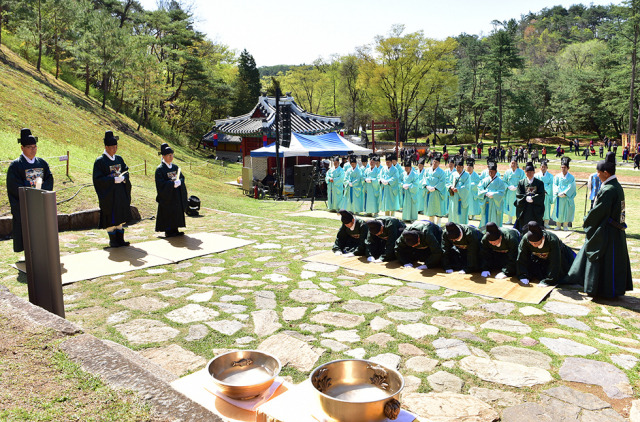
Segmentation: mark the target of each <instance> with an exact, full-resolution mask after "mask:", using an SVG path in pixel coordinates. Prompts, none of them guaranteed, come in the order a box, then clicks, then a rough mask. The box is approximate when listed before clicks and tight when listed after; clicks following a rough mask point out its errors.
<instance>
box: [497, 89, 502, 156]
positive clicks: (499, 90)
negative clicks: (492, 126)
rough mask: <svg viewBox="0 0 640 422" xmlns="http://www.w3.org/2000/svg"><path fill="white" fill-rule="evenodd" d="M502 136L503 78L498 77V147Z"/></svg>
mask: <svg viewBox="0 0 640 422" xmlns="http://www.w3.org/2000/svg"><path fill="white" fill-rule="evenodd" d="M501 138H502V78H501V77H499V79H498V137H497V139H496V141H497V143H498V148H500V140H501Z"/></svg>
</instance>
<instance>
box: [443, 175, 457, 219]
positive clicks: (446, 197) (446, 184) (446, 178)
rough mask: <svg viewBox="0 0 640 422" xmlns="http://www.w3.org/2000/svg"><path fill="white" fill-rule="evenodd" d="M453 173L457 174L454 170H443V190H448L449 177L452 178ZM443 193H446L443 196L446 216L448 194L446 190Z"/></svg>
mask: <svg viewBox="0 0 640 422" xmlns="http://www.w3.org/2000/svg"><path fill="white" fill-rule="evenodd" d="M453 173H457V172H456V171H455V169H454V170H451V169H450V168H449V167H447V168H446V169H444V177H445V182H444V184H445V188H446V189H448V188H449V184H450V183H451V177H452V176H453ZM445 193H446V195H445V201H444V202H445V205H444V211H445V214H448V213H449V192H448V190H447V192H445Z"/></svg>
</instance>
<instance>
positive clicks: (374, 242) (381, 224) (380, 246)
mask: <svg viewBox="0 0 640 422" xmlns="http://www.w3.org/2000/svg"><path fill="white" fill-rule="evenodd" d="M367 226H369V234H368V235H367V240H366V242H365V244H366V246H367V261H369V262H388V261H393V260H394V259H396V254H395V246H396V240H398V237H400V235H401V234H402V232H403V231H404V228H405V224H404V222H402V221H400V220H398V219H397V218H394V217H378V218H375V219H373V220H369V221H367Z"/></svg>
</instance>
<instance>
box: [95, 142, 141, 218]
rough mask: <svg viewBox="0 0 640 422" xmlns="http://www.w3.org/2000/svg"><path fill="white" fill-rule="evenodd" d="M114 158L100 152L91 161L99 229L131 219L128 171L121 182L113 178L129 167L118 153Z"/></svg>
mask: <svg viewBox="0 0 640 422" xmlns="http://www.w3.org/2000/svg"><path fill="white" fill-rule="evenodd" d="M114 158H115V160H113V161H112V160H111V159H110V158H109V157H107V155H106V154H102V155H101V156H100V157H98V158H96V161H95V163H93V188H94V189H95V190H96V193H97V194H98V203H99V205H100V225H99V227H100V228H101V229H104V228H108V227H112V226H118V225H120V224H122V223H126V222H127V221H130V220H132V219H133V217H132V216H131V181H130V180H129V173H127V174H125V175H124V181H123V182H122V183H116V182H115V180H114V178H115V177H116V176H119V175H121V174H122V173H124V172H125V171H127V170H129V167H127V165H126V164H125V163H124V160H123V159H122V157H120V156H119V155H116V156H115V157H114Z"/></svg>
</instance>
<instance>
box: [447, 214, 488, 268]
mask: <svg viewBox="0 0 640 422" xmlns="http://www.w3.org/2000/svg"><path fill="white" fill-rule="evenodd" d="M458 227H459V228H460V230H461V231H462V238H461V239H460V240H451V239H449V236H447V235H446V234H444V235H443V236H442V268H444V269H445V271H446V270H454V271H458V270H464V272H465V273H471V272H474V271H477V270H478V269H479V265H480V242H481V240H482V232H481V231H480V230H478V229H476V228H475V227H473V226H469V225H467V224H458Z"/></svg>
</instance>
